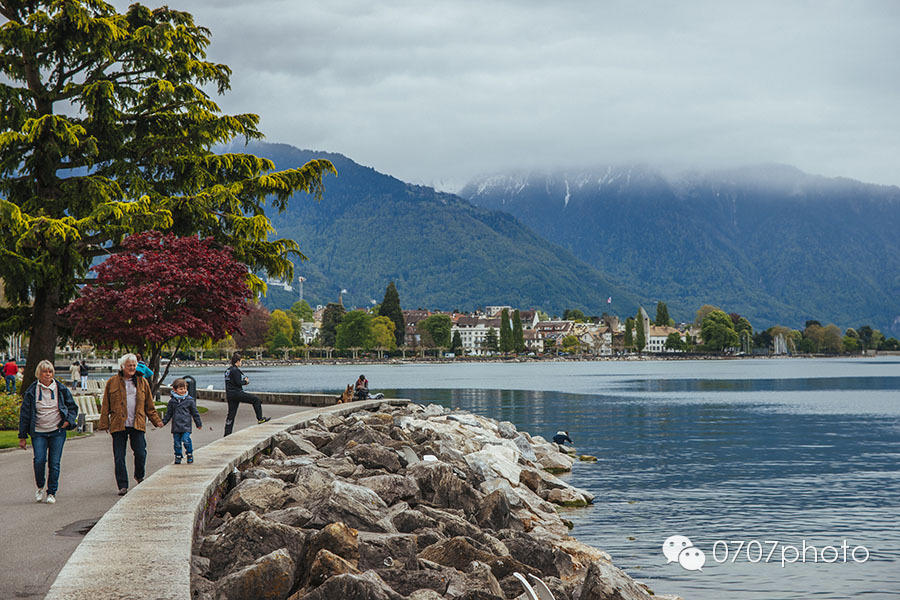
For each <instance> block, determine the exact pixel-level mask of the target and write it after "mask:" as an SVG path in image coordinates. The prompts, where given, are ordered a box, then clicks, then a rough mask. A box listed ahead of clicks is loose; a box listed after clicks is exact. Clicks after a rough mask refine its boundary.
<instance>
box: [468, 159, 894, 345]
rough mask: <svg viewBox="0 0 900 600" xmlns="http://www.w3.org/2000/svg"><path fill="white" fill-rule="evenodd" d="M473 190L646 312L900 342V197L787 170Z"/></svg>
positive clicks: (516, 181)
mask: <svg viewBox="0 0 900 600" xmlns="http://www.w3.org/2000/svg"><path fill="white" fill-rule="evenodd" d="M460 195H461V196H462V197H464V198H466V199H468V200H469V201H471V202H472V203H474V204H476V205H478V206H481V207H483V208H487V209H492V210H502V211H504V212H507V213H509V214H510V215H513V216H515V217H516V218H517V219H519V220H520V221H521V222H522V223H523V224H524V225H526V226H528V227H530V228H532V229H533V230H534V231H535V232H536V233H538V234H539V235H541V236H543V237H545V238H546V239H549V240H553V241H554V242H556V243H558V244H560V245H561V246H563V247H564V248H567V249H568V250H570V251H572V253H573V254H575V255H576V256H577V257H578V258H580V259H582V260H584V261H585V262H587V263H588V264H590V265H591V266H593V267H595V268H597V269H598V270H600V271H601V272H603V273H604V274H605V275H607V276H608V277H610V278H611V280H612V281H613V282H615V283H617V284H619V285H621V286H622V287H624V288H625V289H627V290H630V291H633V292H634V293H635V294H636V295H638V296H639V297H640V298H641V300H642V301H643V302H644V303H645V304H651V305H652V304H653V303H654V302H655V301H656V300H662V301H664V302H666V303H667V305H668V307H669V312H670V314H673V316H675V318H676V319H683V320H691V318H692V317H693V314H694V311H695V310H696V309H697V308H699V307H700V306H701V305H702V304H705V303H709V304H714V305H717V306H720V307H722V308H723V309H725V310H726V311H728V312H737V313H740V314H742V315H745V316H747V317H748V318H749V319H750V321H751V322H752V323H754V324H756V325H757V327H758V326H760V325H762V326H768V325H772V324H778V323H780V324H784V325H789V326H792V327H798V326H801V327H802V325H803V323H804V322H805V321H806V320H807V319H817V320H820V321H822V323H823V324H825V323H828V322H834V323H836V324H839V325H841V326H842V327H847V326H859V325H862V324H871V325H873V326H877V327H879V328H882V330H883V331H892V332H893V333H895V334H896V333H900V188H897V187H893V186H879V185H871V184H866V183H861V182H859V181H854V180H851V179H844V178H826V177H821V176H816V175H810V174H807V173H804V172H802V171H800V170H798V169H796V168H794V167H790V166H785V165H761V166H754V167H746V168H741V169H730V170H719V171H708V172H697V171H694V172H687V173H681V174H679V175H675V176H667V175H663V174H662V173H661V172H660V171H658V170H656V169H653V168H651V167H647V166H624V167H612V166H605V167H598V168H593V169H582V170H572V171H562V170H560V171H555V172H552V171H544V172H539V171H531V172H508V173H499V174H494V175H490V176H485V177H480V178H478V179H476V180H474V181H472V182H470V183H469V184H468V185H466V186H465V187H464V188H463V189H462V190H461V191H460Z"/></svg>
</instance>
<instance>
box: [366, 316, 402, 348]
mask: <svg viewBox="0 0 900 600" xmlns="http://www.w3.org/2000/svg"><path fill="white" fill-rule="evenodd" d="M372 334H373V335H374V336H375V347H376V348H387V349H388V350H395V349H396V348H397V338H396V337H395V336H394V322H393V321H391V320H390V319H389V318H387V317H374V318H373V319H372Z"/></svg>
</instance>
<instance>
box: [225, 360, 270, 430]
mask: <svg viewBox="0 0 900 600" xmlns="http://www.w3.org/2000/svg"><path fill="white" fill-rule="evenodd" d="M241 364H243V359H242V357H241V353H240V352H235V353H234V354H232V355H231V366H230V367H228V369H227V370H226V371H225V401H226V402H228V415H226V417H225V435H226V436H227V435H231V432H232V431H233V430H234V418H235V417H236V416H237V410H238V405H239V404H240V403H241V402H250V403H252V404H253V412H255V413H256V422H257V423H265V422H266V421H269V420H271V419H272V417H264V416H263V414H262V403H261V402H260V400H259V398H257V397H256V396H254V395H253V394H248V393H247V392H245V391H244V386H245V385H248V384H249V383H250V380H249V379H248V378H247V377H246V376H245V375H244V372H243V371H241Z"/></svg>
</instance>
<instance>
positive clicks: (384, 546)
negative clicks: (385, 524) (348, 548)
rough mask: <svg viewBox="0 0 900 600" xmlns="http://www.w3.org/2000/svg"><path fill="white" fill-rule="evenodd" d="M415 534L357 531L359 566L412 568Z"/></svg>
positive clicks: (415, 549)
mask: <svg viewBox="0 0 900 600" xmlns="http://www.w3.org/2000/svg"><path fill="white" fill-rule="evenodd" d="M416 552H418V547H417V546H416V536H415V535H413V534H408V533H372V532H370V531H361V532H360V533H359V568H360V569H383V568H391V567H400V568H405V569H408V568H412V567H414V566H415V565H416Z"/></svg>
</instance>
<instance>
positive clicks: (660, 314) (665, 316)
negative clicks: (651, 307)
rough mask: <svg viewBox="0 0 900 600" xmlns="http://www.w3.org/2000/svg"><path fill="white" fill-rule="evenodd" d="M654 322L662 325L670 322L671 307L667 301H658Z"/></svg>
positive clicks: (664, 325)
mask: <svg viewBox="0 0 900 600" xmlns="http://www.w3.org/2000/svg"><path fill="white" fill-rule="evenodd" d="M653 324H654V325H658V326H660V327H666V326H667V325H668V324H669V307H668V306H666V303H665V302H657V303H656V319H655V320H654V321H653Z"/></svg>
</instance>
